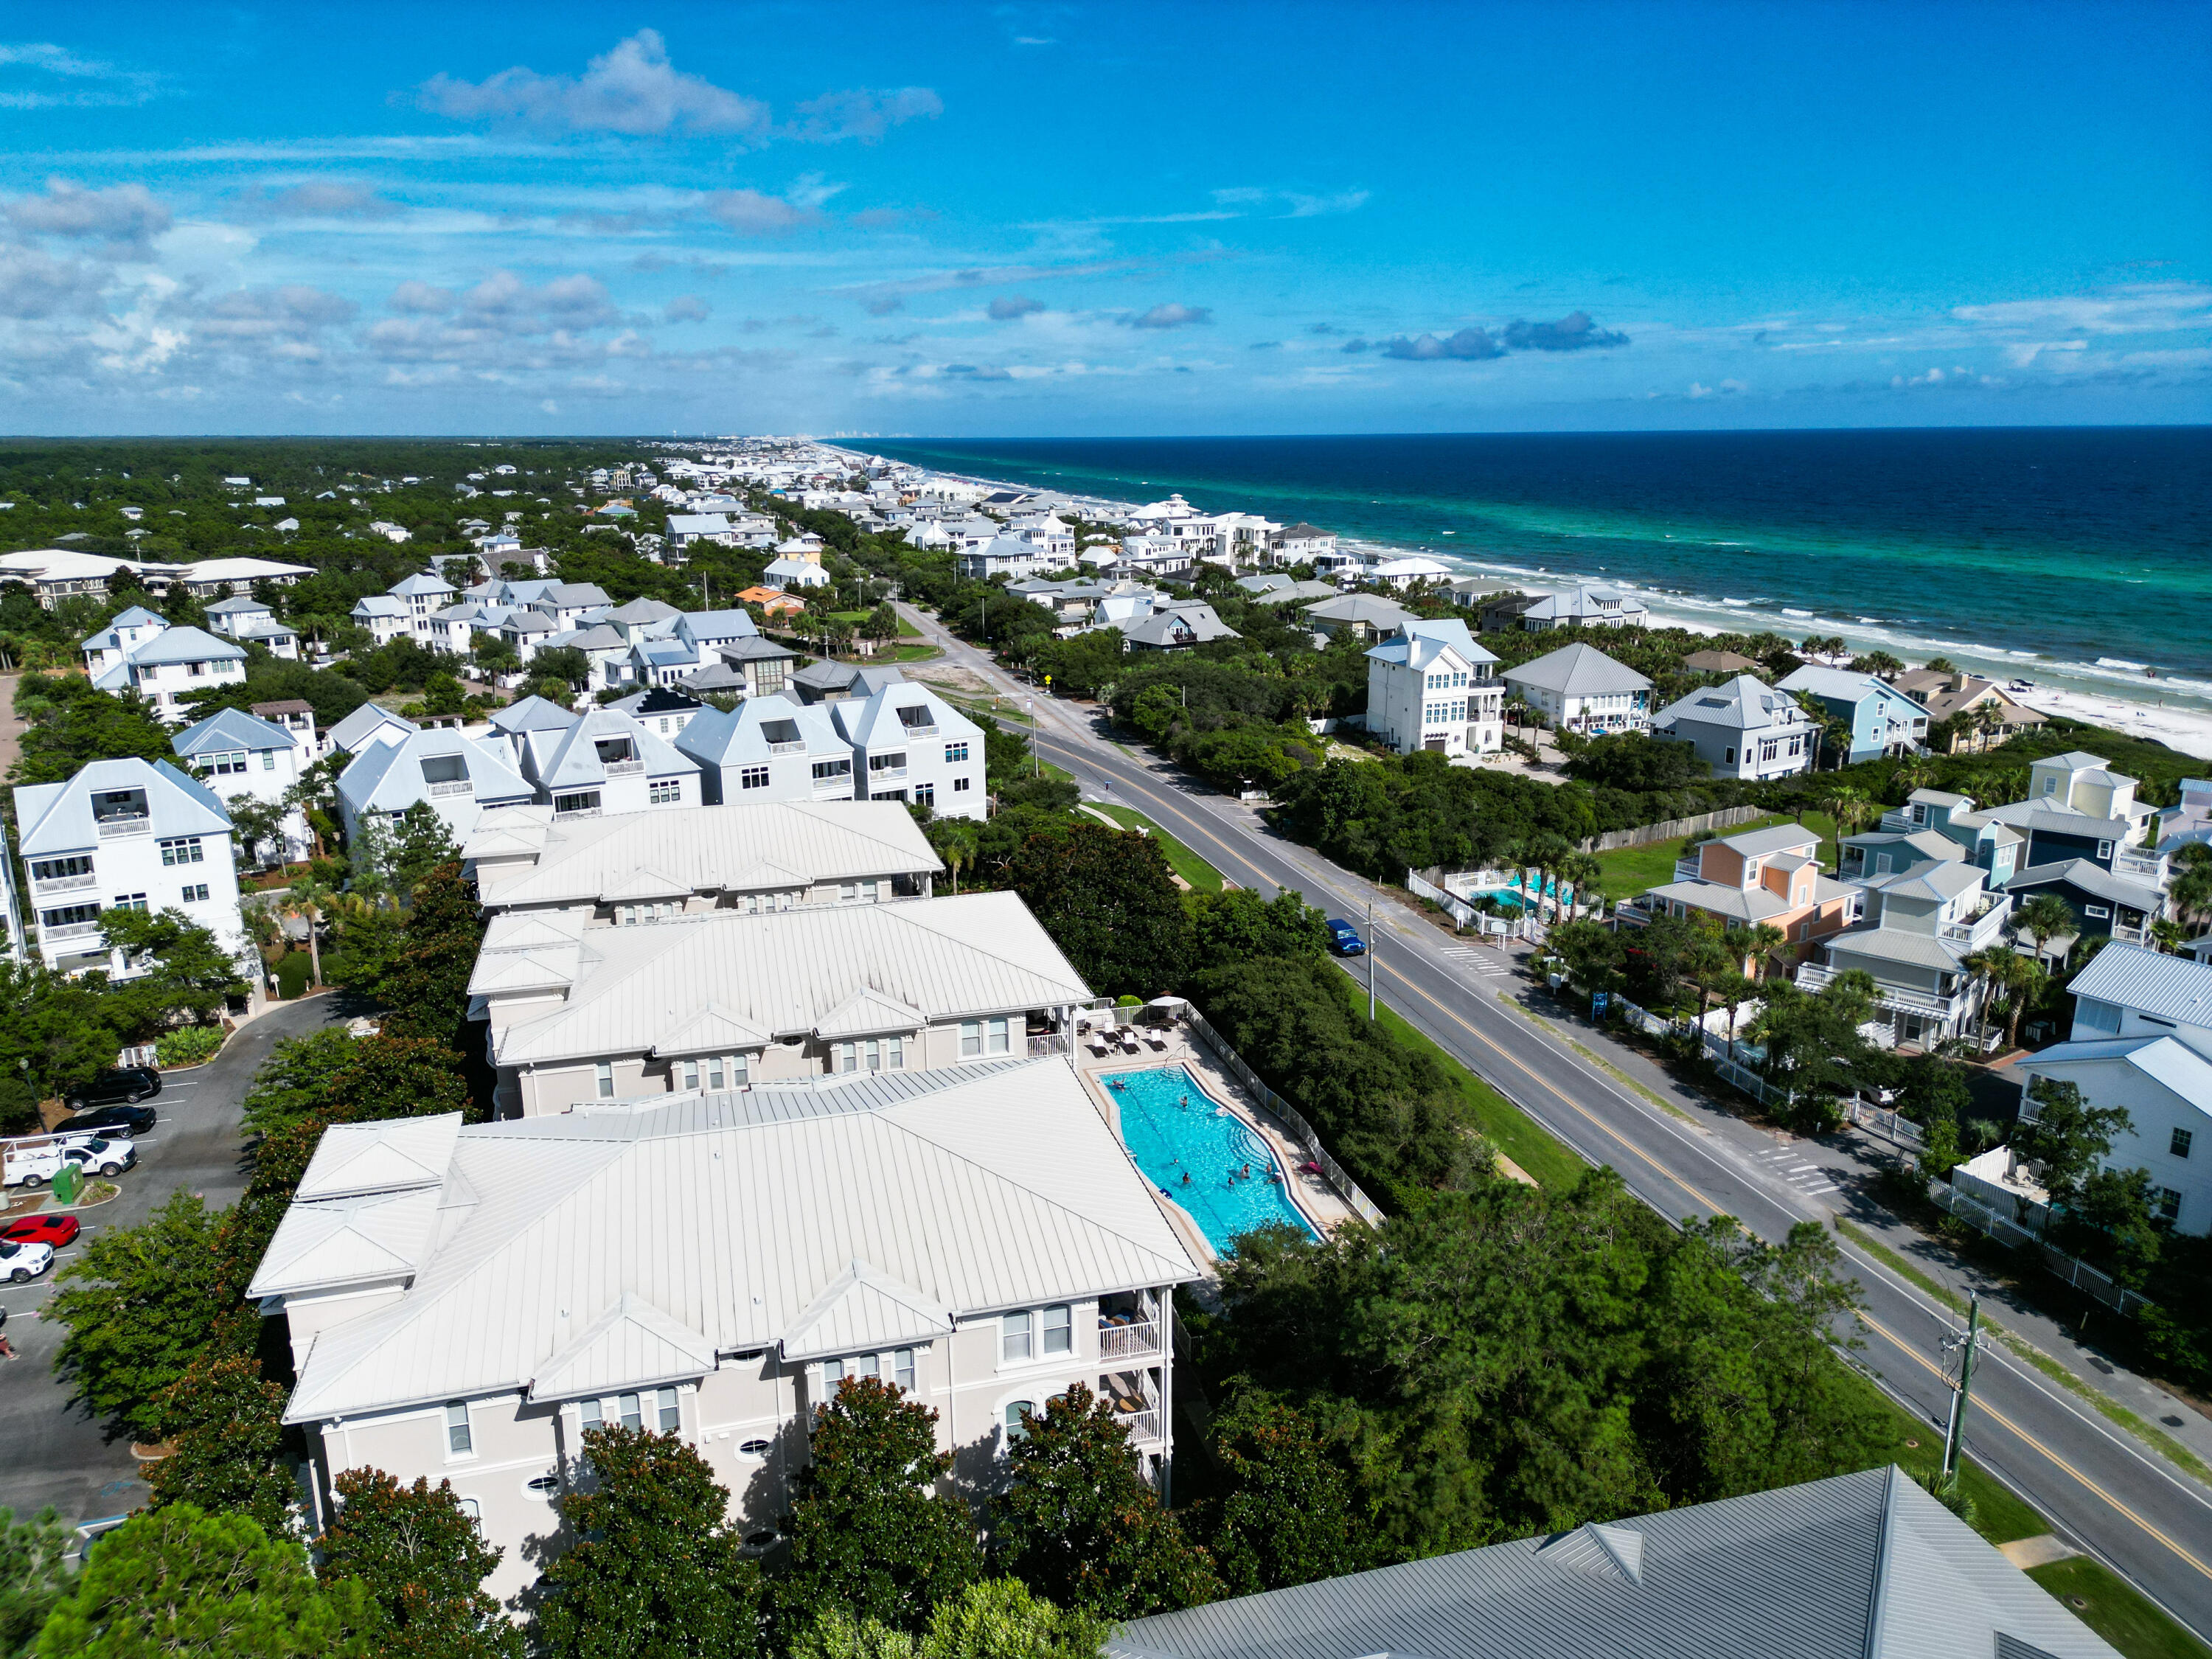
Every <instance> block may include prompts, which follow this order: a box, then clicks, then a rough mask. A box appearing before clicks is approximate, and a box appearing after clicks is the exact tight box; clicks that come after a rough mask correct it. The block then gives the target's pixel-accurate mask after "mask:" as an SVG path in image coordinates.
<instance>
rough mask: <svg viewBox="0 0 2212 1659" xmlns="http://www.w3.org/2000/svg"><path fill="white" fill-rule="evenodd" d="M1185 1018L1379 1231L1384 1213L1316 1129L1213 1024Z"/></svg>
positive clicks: (1188, 1012) (1187, 1013)
mask: <svg viewBox="0 0 2212 1659" xmlns="http://www.w3.org/2000/svg"><path fill="white" fill-rule="evenodd" d="M1183 1018H1184V1020H1185V1021H1186V1022H1187V1023H1188V1025H1189V1027H1190V1030H1191V1032H1192V1034H1193V1035H1194V1036H1196V1037H1197V1038H1198V1039H1199V1041H1200V1042H1203V1043H1204V1044H1205V1045H1206V1048H1209V1049H1210V1050H1212V1054H1213V1057H1214V1059H1215V1060H1218V1062H1219V1063H1220V1066H1221V1069H1222V1070H1223V1071H1225V1072H1226V1073H1229V1075H1230V1076H1231V1077H1232V1078H1234V1079H1236V1080H1237V1082H1238V1083H1240V1084H1242V1085H1243V1086H1244V1088H1246V1089H1247V1090H1249V1091H1250V1092H1251V1095H1252V1097H1253V1098H1254V1099H1255V1100H1257V1101H1258V1102H1259V1103H1261V1105H1262V1106H1265V1107H1266V1108H1267V1109H1268V1110H1269V1111H1271V1112H1273V1114H1274V1115H1276V1116H1277V1117H1279V1118H1280V1119H1281V1120H1282V1121H1283V1124H1284V1126H1285V1127H1286V1128H1288V1129H1289V1130H1290V1132H1291V1136H1292V1138H1294V1139H1296V1140H1297V1143H1298V1145H1299V1146H1302V1147H1304V1150H1305V1154H1306V1156H1307V1157H1308V1158H1310V1159H1312V1160H1313V1163H1314V1166H1315V1167H1316V1169H1318V1170H1320V1171H1321V1174H1322V1180H1324V1181H1326V1182H1328V1184H1329V1185H1330V1186H1331V1187H1333V1188H1335V1189H1336V1195H1337V1196H1338V1197H1339V1198H1340V1199H1342V1200H1344V1201H1345V1203H1346V1206H1349V1207H1350V1209H1351V1211H1352V1214H1354V1215H1356V1216H1358V1218H1360V1219H1361V1220H1362V1221H1364V1222H1365V1223H1366V1224H1367V1225H1369V1226H1370V1227H1380V1226H1381V1225H1383V1212H1382V1210H1381V1209H1380V1208H1378V1207H1377V1206H1376V1203H1375V1200H1373V1199H1371V1198H1370V1197H1368V1196H1367V1194H1365V1193H1363V1192H1362V1191H1360V1190H1359V1183H1358V1182H1356V1181H1354V1180H1353V1179H1352V1177H1351V1176H1350V1175H1348V1174H1346V1171H1345V1168H1344V1166H1343V1165H1342V1164H1339V1163H1338V1162H1337V1161H1336V1160H1335V1159H1334V1158H1332V1157H1330V1156H1329V1152H1328V1148H1327V1147H1326V1146H1322V1144H1321V1137H1320V1136H1319V1135H1317V1134H1316V1133H1314V1130H1313V1125H1311V1124H1310V1123H1308V1122H1307V1121H1305V1118H1304V1115H1303V1114H1301V1113H1300V1112H1299V1110H1298V1109H1297V1107H1295V1106H1293V1105H1291V1103H1290V1102H1289V1101H1287V1100H1285V1099H1284V1098H1283V1097H1281V1096H1280V1095H1279V1094H1277V1093H1276V1092H1275V1091H1273V1089H1270V1088H1269V1087H1268V1086H1267V1085H1266V1084H1264V1083H1262V1082H1261V1080H1260V1074H1259V1073H1257V1072H1255V1071H1254V1070H1253V1069H1252V1068H1251V1067H1250V1066H1247V1065H1246V1064H1245V1063H1244V1056H1243V1055H1242V1054H1238V1053H1237V1051H1236V1049H1234V1048H1231V1047H1230V1046H1229V1044H1228V1042H1227V1041H1226V1040H1225V1039H1224V1038H1223V1036H1222V1035H1221V1033H1220V1032H1218V1031H1217V1030H1214V1029H1213V1026H1212V1024H1211V1022H1209V1021H1208V1020H1207V1019H1206V1016H1205V1015H1204V1014H1201V1013H1200V1012H1198V1010H1197V1009H1196V1008H1195V1007H1188V1008H1185V1009H1184V1010H1183Z"/></svg>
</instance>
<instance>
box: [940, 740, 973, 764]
mask: <svg viewBox="0 0 2212 1659" xmlns="http://www.w3.org/2000/svg"><path fill="white" fill-rule="evenodd" d="M967 758H968V745H967V744H965V743H948V744H945V764H946V765H947V766H958V765H960V764H961V763H963V762H964V761H966V760H967Z"/></svg>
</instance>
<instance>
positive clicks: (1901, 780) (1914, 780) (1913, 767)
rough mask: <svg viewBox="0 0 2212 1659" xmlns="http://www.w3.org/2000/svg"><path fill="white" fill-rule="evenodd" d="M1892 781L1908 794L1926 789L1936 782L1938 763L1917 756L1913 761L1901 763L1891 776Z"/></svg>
mask: <svg viewBox="0 0 2212 1659" xmlns="http://www.w3.org/2000/svg"><path fill="white" fill-rule="evenodd" d="M1890 779H1891V781H1893V782H1894V783H1895V784H1896V785H1897V787H1899V788H1900V789H1902V790H1904V791H1905V793H1907V794H1910V793H1912V791H1914V790H1915V789H1925V788H1926V787H1928V786H1929V784H1931V783H1933V782H1935V781H1936V763H1934V762H1933V761H1931V760H1929V759H1928V758H1927V757H1925V756H1920V755H1916V756H1915V757H1913V758H1912V759H1911V760H1908V761H1902V762H1900V763H1899V764H1898V768H1897V769H1896V770H1895V771H1894V772H1893V773H1891V774H1890Z"/></svg>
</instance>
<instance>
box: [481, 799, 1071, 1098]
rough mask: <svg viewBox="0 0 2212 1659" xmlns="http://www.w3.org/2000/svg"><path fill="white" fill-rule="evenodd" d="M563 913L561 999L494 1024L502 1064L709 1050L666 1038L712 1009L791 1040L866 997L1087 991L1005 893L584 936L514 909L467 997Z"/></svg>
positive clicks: (992, 1002)
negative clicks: (571, 955)
mask: <svg viewBox="0 0 2212 1659" xmlns="http://www.w3.org/2000/svg"><path fill="white" fill-rule="evenodd" d="M719 810H720V811H732V810H733V809H731V808H728V807H724V808H720V809H719ZM563 921H567V922H569V923H570V924H571V925H572V927H573V929H574V931H572V932H571V933H569V934H568V939H569V941H571V942H573V944H574V947H575V949H576V951H577V957H576V965H575V970H574V979H573V981H570V985H569V989H568V996H567V999H566V1000H564V1001H563V1002H562V1004H561V1005H560V1006H557V1007H555V1008H553V1009H551V1010H550V1011H548V1012H544V1013H542V1014H539V1015H538V1016H537V1017H536V1018H529V1019H520V1020H517V1021H516V1022H515V1023H513V1024H510V1025H506V1026H503V1027H499V1028H497V1029H495V1030H494V1032H493V1034H492V1043H493V1048H494V1053H495V1057H496V1058H497V1060H499V1062H500V1063H501V1065H508V1066H513V1065H523V1064H528V1063H532V1062H542V1061H547V1060H562V1059H575V1058H590V1057H598V1056H601V1055H607V1054H650V1053H660V1054H670V1053H691V1054H701V1053H706V1052H708V1051H709V1050H710V1049H711V1048H716V1047H719V1046H720V1045H719V1043H718V1042H713V1041H706V1040H694V1041H690V1042H684V1046H682V1047H680V1048H678V1047H675V1046H672V1045H675V1044H677V1043H678V1042H683V1041H684V1040H683V1036H682V1034H683V1032H684V1028H685V1027H686V1026H688V1025H690V1024H691V1023H692V1022H694V1021H696V1020H697V1019H699V1018H701V1017H702V1016H703V1015H705V1014H706V1013H707V1012H708V1011H709V1010H710V1009H720V1010H721V1011H724V1012H725V1013H726V1016H727V1017H728V1018H732V1019H733V1020H734V1021H736V1022H737V1023H738V1024H740V1025H742V1026H744V1027H746V1028H749V1029H750V1030H752V1031H755V1032H758V1033H764V1034H766V1035H768V1036H777V1037H794V1036H802V1035H807V1036H811V1035H813V1034H815V1033H816V1032H817V1029H818V1028H819V1027H820V1026H821V1025H822V1024H823V1021H824V1020H825V1019H827V1018H829V1017H830V1016H831V1015H834V1014H837V1013H840V1012H842V1011H843V1010H844V1009H845V1007H846V1006H847V1004H848V1002H849V1001H850V1000H851V999H852V998H854V996H855V995H857V994H860V993H862V992H872V993H874V994H876V995H877V996H878V997H881V998H884V999H887V1000H890V1001H891V1002H894V1003H898V1004H902V1005H904V1006H906V1007H908V1008H909V1009H912V1010H915V1011H916V1012H920V1013H921V1014H922V1015H923V1016H925V1017H926V1018H928V1019H930V1020H941V1019H951V1018H963V1017H966V1016H974V1015H981V1014H1004V1013H1009V1012H1012V1011H1014V1010H1018V1009H1030V1008H1054V1007H1066V1006H1071V1005H1073V1004H1076V1003H1081V1002H1088V1001H1089V1000H1091V989H1090V987H1088V986H1086V985H1085V984H1084V982H1083V981H1082V979H1081V977H1080V976H1079V975H1078V974H1077V973H1076V971H1075V969H1074V968H1073V966H1071V965H1070V963H1068V960H1067V958H1066V957H1065V956H1063V955H1062V954H1061V953H1060V947H1059V946H1058V945H1055V944H1054V943H1053V941H1052V937H1051V935H1049V934H1048V933H1046V932H1045V931H1044V929H1043V928H1042V927H1040V926H1038V924H1037V921H1036V917H1034V916H1032V915H1030V912H1029V908H1028V907H1027V906H1026V905H1024V903H1023V902H1022V901H1021V899H1020V897H1019V896H1018V895H1016V894H1013V893H969V894H963V895H962V896H959V897H957V898H932V899H908V900H905V901H903V902H899V903H896V904H859V905H853V906H850V907H842V906H839V907H817V908H812V909H803V910H788V911H781V912H774V913H769V914H765V915H743V914H741V913H739V912H738V911H734V910H712V911H707V912H704V913H702V914H700V915H690V916H678V917H677V918H675V919H673V920H672V921H663V922H657V923H655V924H654V925H653V926H652V927H595V928H591V929H588V930H586V929H584V928H583V927H582V926H581V923H580V921H574V918H573V917H570V916H568V913H564V912H536V913H528V912H526V913H521V914H510V915H503V916H497V917H495V918H493V920H492V923H491V926H490V927H489V928H488V929H487V930H486V933H485V937H484V943H483V951H482V953H481V954H480V955H479V956H478V957H477V966H476V972H475V974H474V975H472V976H471V980H470V982H469V989H470V992H471V994H472V995H473V994H485V993H488V992H490V991H492V990H493V989H494V986H493V984H492V982H491V976H492V975H496V974H497V973H499V972H500V971H501V969H505V968H506V967H507V966H508V965H510V957H511V955H512V953H513V951H516V950H518V949H520V950H524V951H532V952H534V953H536V956H537V959H538V960H539V961H540V962H541V963H544V962H546V961H548V960H550V957H549V956H548V952H555V953H557V952H558V951H560V950H561V949H562V945H561V942H560V941H559V940H558V939H546V940H544V941H539V940H538V939H536V937H535V934H536V933H539V932H543V931H544V930H545V929H547V928H548V927H558V926H559V925H560V924H561V923H562V922H563ZM525 939H528V940H529V942H528V943H524V942H523V941H524V940H525ZM918 1023H919V1022H917V1024H918ZM876 1029H878V1030H891V1029H896V1028H894V1027H885V1026H878V1027H877V1028H876ZM905 1029H908V1030H912V1029H915V1027H914V1026H908V1027H907V1028H905ZM759 1041H760V1039H759V1038H758V1037H757V1036H756V1037H754V1038H752V1039H751V1040H750V1041H749V1042H746V1043H744V1045H742V1046H745V1047H757V1046H758V1044H759Z"/></svg>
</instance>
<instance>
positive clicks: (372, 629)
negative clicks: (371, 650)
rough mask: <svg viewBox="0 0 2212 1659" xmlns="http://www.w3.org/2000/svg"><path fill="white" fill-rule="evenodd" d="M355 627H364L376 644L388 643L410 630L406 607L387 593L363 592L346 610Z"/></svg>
mask: <svg viewBox="0 0 2212 1659" xmlns="http://www.w3.org/2000/svg"><path fill="white" fill-rule="evenodd" d="M346 616H347V618H348V619H349V621H350V622H351V623H353V625H354V626H355V627H356V628H361V629H367V630H368V637H369V639H370V641H372V642H373V643H374V644H376V645H389V644H391V643H392V641H394V640H396V639H398V638H400V637H401V636H402V635H405V634H408V633H409V632H410V631H411V630H410V626H409V623H408V617H407V607H406V605H404V603H402V602H401V601H400V600H398V599H393V598H392V595H391V594H389V593H365V594H363V595H362V597H361V598H360V599H356V600H355V601H354V602H353V609H352V610H350V611H348V612H346Z"/></svg>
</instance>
